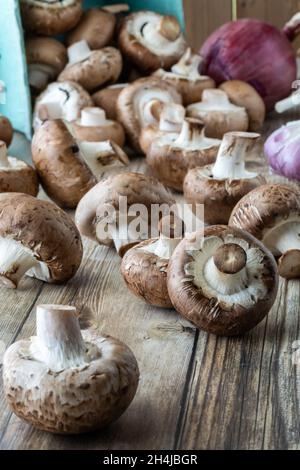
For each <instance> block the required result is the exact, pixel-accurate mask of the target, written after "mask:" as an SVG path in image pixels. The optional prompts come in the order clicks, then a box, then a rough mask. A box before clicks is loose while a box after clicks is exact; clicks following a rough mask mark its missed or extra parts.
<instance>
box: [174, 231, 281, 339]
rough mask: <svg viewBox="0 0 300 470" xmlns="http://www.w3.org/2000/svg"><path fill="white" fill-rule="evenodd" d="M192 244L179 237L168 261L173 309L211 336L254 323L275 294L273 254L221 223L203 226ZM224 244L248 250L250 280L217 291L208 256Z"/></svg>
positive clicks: (241, 329) (244, 329) (235, 332)
mask: <svg viewBox="0 0 300 470" xmlns="http://www.w3.org/2000/svg"><path fill="white" fill-rule="evenodd" d="M197 236H199V237H200V236H201V234H200V233H196V234H195V238H196V237H197ZM194 243H195V240H191V239H190V240H189V239H187V238H184V239H183V240H182V241H181V242H180V243H179V245H178V246H177V248H176V249H175V251H174V253H173V255H172V257H171V259H170V262H169V268H168V290H169V295H170V298H171V301H172V303H173V305H174V307H175V309H176V310H177V311H178V312H179V313H180V314H181V315H182V316H184V317H185V318H186V319H187V320H189V321H191V322H192V323H193V324H194V325H195V326H196V327H197V328H201V329H203V330H205V331H207V332H209V333H214V334H216V335H221V336H224V335H225V336H232V335H239V334H243V333H245V332H247V331H248V330H250V329H251V328H254V327H255V326H256V325H257V324H258V323H259V322H260V321H262V320H263V318H264V317H265V316H266V315H267V313H268V312H269V310H270V309H271V307H272V305H273V303H274V301H275V297H276V293H277V288H278V275H277V267H276V262H275V260H274V258H273V256H272V254H271V253H270V252H269V251H268V250H267V248H266V247H265V246H264V245H263V244H262V243H261V242H259V241H258V240H256V239H255V238H254V237H253V236H252V235H250V234H248V233H246V232H243V231H242V230H239V229H236V228H232V227H227V226H222V225H215V226H211V227H207V228H205V230H204V243H203V245H202V248H201V249H199V248H196V247H195V244H194ZM224 243H225V244H227V243H234V244H238V245H240V246H241V247H242V248H243V250H245V251H246V254H247V259H248V262H247V265H246V269H247V276H248V280H247V282H249V285H246V284H244V285H243V286H240V287H241V288H240V290H239V291H238V292H237V293H235V292H231V293H228V294H226V293H225V294H221V293H219V292H218V290H217V289H216V288H215V287H214V283H215V279H210V278H209V276H207V266H208V263H209V260H211V259H212V257H213V255H214V253H215V252H216V249H217V248H218V247H219V246H222V245H224ZM258 266H259V268H258ZM227 276H230V275H227ZM235 276H236V275H235ZM222 286H223V284H222V283H221V288H222Z"/></svg>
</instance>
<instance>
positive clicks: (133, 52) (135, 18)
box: [119, 11, 187, 72]
mask: <svg viewBox="0 0 300 470" xmlns="http://www.w3.org/2000/svg"><path fill="white" fill-rule="evenodd" d="M163 18H168V20H169V21H170V26H171V30H172V31H170V33H171V36H172V34H173V28H174V30H176V29H177V28H178V29H180V27H179V24H178V22H177V20H176V18H174V17H170V16H169V17H163V16H162V15H160V14H158V13H155V12H153V11H139V12H136V13H131V14H130V15H128V16H126V18H124V20H123V22H122V24H121V26H120V30H119V47H120V50H121V51H122V54H123V55H124V56H125V57H126V58H127V59H128V60H129V61H130V62H131V63H132V64H133V65H135V66H136V67H137V68H138V69H139V70H142V71H144V72H154V71H155V70H157V69H159V68H160V67H161V68H164V69H169V68H170V67H171V66H172V65H173V64H175V63H176V62H177V61H178V60H179V59H180V57H181V56H182V55H183V53H184V51H185V49H186V48H187V43H186V40H185V38H184V36H183V35H182V34H177V32H176V33H175V37H174V39H173V38H171V36H170V39H168V37H166V36H164V35H163V34H162V33H161V34H160V39H161V41H160V43H159V44H155V41H153V40H152V38H151V40H147V39H146V38H145V36H144V31H145V26H146V25H147V24H149V23H150V24H153V27H154V28H157V27H159V24H160V23H161V21H162V20H163ZM179 32H180V31H179ZM167 36H168V34H167Z"/></svg>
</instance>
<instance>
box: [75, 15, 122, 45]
mask: <svg viewBox="0 0 300 470" xmlns="http://www.w3.org/2000/svg"><path fill="white" fill-rule="evenodd" d="M115 27H116V17H115V15H113V14H112V13H110V12H108V11H105V10H101V9H100V8H89V9H88V10H86V11H85V12H84V13H83V15H82V17H81V20H80V21H79V23H78V24H77V25H76V27H75V28H74V29H73V30H72V31H70V32H69V33H68V34H67V38H66V43H67V45H68V46H71V45H72V44H74V43H75V42H78V41H81V40H83V39H84V40H86V41H87V43H88V45H89V47H90V48H91V49H101V48H102V47H105V46H107V44H109V43H110V42H111V40H112V39H113V35H114V31H115Z"/></svg>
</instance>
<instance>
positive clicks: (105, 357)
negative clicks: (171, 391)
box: [3, 305, 139, 434]
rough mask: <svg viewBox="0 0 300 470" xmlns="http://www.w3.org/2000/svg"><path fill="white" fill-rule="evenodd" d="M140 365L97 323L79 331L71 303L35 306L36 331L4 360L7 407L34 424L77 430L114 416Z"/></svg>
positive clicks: (122, 407) (123, 405) (135, 383)
mask: <svg viewBox="0 0 300 470" xmlns="http://www.w3.org/2000/svg"><path fill="white" fill-rule="evenodd" d="M138 381H139V369H138V365H137V362H136V359H135V356H134V354H133V353H132V351H131V350H130V349H129V348H128V347H127V346H126V345H125V344H124V343H122V342H121V341H119V340H117V339H115V338H113V337H111V336H107V335H103V334H101V333H100V332H99V331H97V329H96V328H89V329H86V330H83V331H81V330H80V326H79V321H78V318H77V316H76V308H75V307H71V306H68V305H38V307H37V313H36V336H33V337H31V338H28V339H22V340H20V341H17V342H16V343H13V344H12V345H11V346H10V347H9V348H8V349H7V351H6V352H5V355H4V359H3V382H4V391H5V396H6V399H7V402H8V405H9V406H10V408H11V410H12V411H13V412H14V413H15V414H16V415H17V416H18V417H19V418H21V419H23V420H24V421H26V422H28V423H29V424H32V425H33V426H35V427H37V428H39V429H42V430H43V431H48V432H52V433H57V434H79V433H84V432H88V431H93V430H96V429H100V428H103V427H105V426H107V425H108V424H110V423H111V422H112V421H115V420H116V419H117V418H119V417H120V415H121V414H122V413H124V411H125V410H126V408H127V407H128V406H129V404H130V403H131V401H132V400H133V398H134V396H135V393H136V390H137V386H138Z"/></svg>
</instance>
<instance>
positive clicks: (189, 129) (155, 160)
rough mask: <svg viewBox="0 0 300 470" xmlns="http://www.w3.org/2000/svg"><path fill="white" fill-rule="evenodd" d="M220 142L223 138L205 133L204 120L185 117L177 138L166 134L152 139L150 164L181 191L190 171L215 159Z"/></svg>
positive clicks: (149, 151) (154, 170) (155, 172)
mask: <svg viewBox="0 0 300 470" xmlns="http://www.w3.org/2000/svg"><path fill="white" fill-rule="evenodd" d="M220 144H221V141H220V140H218V139H211V138H209V137H206V136H205V129H204V126H203V123H202V122H201V121H199V120H198V119H192V118H186V119H185V120H184V122H183V126H182V129H181V132H180V134H179V136H178V137H177V139H175V140H174V139H173V138H172V136H170V135H168V134H164V135H163V136H162V137H157V139H155V140H154V141H153V142H152V144H151V146H150V147H149V149H148V152H147V163H148V165H149V167H150V168H151V170H152V172H153V174H154V176H156V177H157V178H158V179H159V180H160V181H161V182H162V183H163V184H165V185H166V186H169V187H170V188H173V189H176V190H177V191H182V190H183V180H184V177H185V175H186V174H187V172H188V170H189V169H190V168H195V167H199V166H200V167H201V166H204V165H207V164H208V163H212V162H214V161H215V159H216V156H217V153H218V149H219V146H220Z"/></svg>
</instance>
